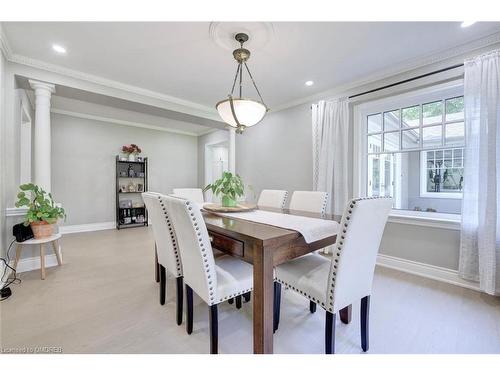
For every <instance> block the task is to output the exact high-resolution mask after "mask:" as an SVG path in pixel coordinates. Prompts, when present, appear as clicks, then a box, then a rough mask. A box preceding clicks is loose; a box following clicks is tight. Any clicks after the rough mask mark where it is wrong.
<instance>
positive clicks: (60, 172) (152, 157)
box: [51, 114, 198, 225]
mask: <svg viewBox="0 0 500 375" xmlns="http://www.w3.org/2000/svg"><path fill="white" fill-rule="evenodd" d="M51 121H52V123H51V125H52V186H53V188H52V190H53V195H54V197H55V199H56V200H57V201H58V202H61V203H62V204H63V206H64V207H65V209H66V211H67V216H68V217H67V220H66V223H65V225H72V224H86V223H98V222H107V221H114V220H115V155H117V154H118V153H119V150H120V148H121V146H122V145H124V144H129V143H136V144H138V145H139V146H140V147H141V148H142V150H143V153H142V155H143V156H147V157H148V163H149V190H151V191H158V192H163V193H169V192H171V191H172V188H174V187H177V186H196V184H197V178H198V176H197V173H198V168H197V158H198V149H197V137H193V136H187V135H180V134H175V133H169V132H164V131H157V130H149V129H141V128H136V127H129V126H122V125H115V124H112V123H108V122H101V121H95V120H88V119H81V118H76V117H71V116H66V115H59V114H52V116H51Z"/></svg>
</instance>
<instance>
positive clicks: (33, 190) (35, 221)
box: [16, 183, 66, 238]
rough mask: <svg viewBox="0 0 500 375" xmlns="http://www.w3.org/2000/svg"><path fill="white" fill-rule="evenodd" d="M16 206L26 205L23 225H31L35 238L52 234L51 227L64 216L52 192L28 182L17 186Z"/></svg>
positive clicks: (62, 209)
mask: <svg viewBox="0 0 500 375" xmlns="http://www.w3.org/2000/svg"><path fill="white" fill-rule="evenodd" d="M19 189H20V190H21V191H20V192H19V193H18V194H17V198H18V201H17V202H16V207H28V212H26V218H25V220H24V225H25V226H28V225H30V226H31V230H32V231H33V235H34V236H35V238H46V237H50V236H52V232H53V227H52V224H55V223H56V222H57V220H58V219H63V218H66V213H65V212H64V208H62V207H60V206H58V205H56V204H55V203H54V199H53V198H52V194H50V193H47V192H46V191H45V190H43V189H42V188H41V187H39V186H37V185H35V184H32V183H29V184H23V185H21V186H19Z"/></svg>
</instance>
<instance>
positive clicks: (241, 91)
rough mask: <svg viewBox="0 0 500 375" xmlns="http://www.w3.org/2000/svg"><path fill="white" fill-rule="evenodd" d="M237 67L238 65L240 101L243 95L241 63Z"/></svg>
mask: <svg viewBox="0 0 500 375" xmlns="http://www.w3.org/2000/svg"><path fill="white" fill-rule="evenodd" d="M239 65H240V99H241V98H242V93H243V68H242V66H241V63H240V64H239Z"/></svg>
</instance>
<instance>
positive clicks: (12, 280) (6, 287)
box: [0, 240, 21, 301]
mask: <svg viewBox="0 0 500 375" xmlns="http://www.w3.org/2000/svg"><path fill="white" fill-rule="evenodd" d="M15 241H16V240H12V242H11V243H10V245H9V247H8V249H7V254H6V258H7V259H4V258H0V260H1V261H2V262H3V263H4V264H5V268H4V270H3V274H2V277H1V278H0V282H2V283H3V282H5V283H6V284H5V285H4V286H3V287H2V289H1V290H2V298H1V299H0V301H4V300H6V299H7V298H9V297H10V296H11V294H12V293H11V292H10V290H9V289H10V288H9V285H11V284H20V283H21V279H19V278H18V277H17V272H16V269H15V268H13V267H11V266H10V265H9V263H10V254H9V252H10V249H11V248H12V245H13V244H14V242H15ZM7 269H10V270H11V271H13V272H14V276H10V277H7V279H6V280H5V281H4V277H5V274H6V273H7ZM4 291H5V293H3V292H4ZM4 295H5V297H3V296H4Z"/></svg>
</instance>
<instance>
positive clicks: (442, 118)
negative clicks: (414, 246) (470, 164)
mask: <svg viewBox="0 0 500 375" xmlns="http://www.w3.org/2000/svg"><path fill="white" fill-rule="evenodd" d="M462 93H463V88H462V86H461V85H460V86H458V85H455V86H454V87H453V88H450V87H446V88H444V89H431V90H429V93H428V94H427V93H425V92H423V91H420V92H419V93H418V94H415V95H411V94H410V95H406V96H404V97H403V96H402V97H401V98H398V97H395V98H389V99H384V100H381V101H377V102H376V104H373V105H370V104H368V105H365V107H366V108H367V109H365V110H364V111H361V112H360V113H361V121H362V124H363V127H362V129H364V130H363V131H362V132H361V134H360V135H361V136H362V137H364V140H363V141H361V143H360V144H362V145H363V150H364V152H363V155H364V156H362V157H363V158H364V161H363V162H362V165H364V167H363V168H362V169H363V171H362V173H363V174H364V176H362V177H361V179H360V182H361V183H364V184H365V186H364V187H362V188H360V191H362V192H364V191H366V195H368V196H376V195H380V196H391V197H393V198H394V202H395V203H394V208H395V209H404V210H413V211H427V212H442V213H451V214H459V213H460V210H461V198H462V187H463V183H464V181H463V175H464V173H463V172H464V171H463V168H464V153H463V146H464V99H463V95H462ZM363 181H364V182H363Z"/></svg>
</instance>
